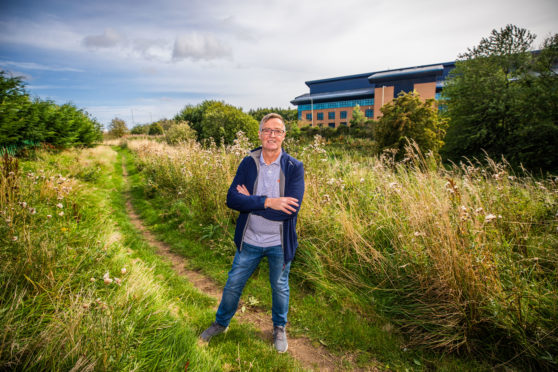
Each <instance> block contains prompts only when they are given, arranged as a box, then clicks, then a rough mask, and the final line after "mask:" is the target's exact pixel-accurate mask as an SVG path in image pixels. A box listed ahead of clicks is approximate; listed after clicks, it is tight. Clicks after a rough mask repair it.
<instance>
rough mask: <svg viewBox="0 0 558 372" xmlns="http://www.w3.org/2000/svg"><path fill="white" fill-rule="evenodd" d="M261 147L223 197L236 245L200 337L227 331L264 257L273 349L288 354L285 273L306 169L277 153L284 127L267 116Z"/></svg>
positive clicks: (244, 163)
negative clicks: (233, 218)
mask: <svg viewBox="0 0 558 372" xmlns="http://www.w3.org/2000/svg"><path fill="white" fill-rule="evenodd" d="M259 139H260V141H261V144H262V146H261V147H258V148H257V149H255V150H252V151H251V153H250V155H249V156H247V157H245V158H244V159H243V160H242V162H241V163H240V165H239V166H238V170H237V172H236V176H235V177H234V180H233V182H232V184H231V186H230V188H229V191H228V193H227V206H228V207H229V208H232V209H234V210H237V211H239V212H240V215H239V216H238V220H237V222H236V231H235V234H234V242H235V245H236V247H237V251H236V254H235V257H234V260H233V264H232V268H231V270H230V271H229V277H228V279H227V283H226V285H225V288H224V290H223V296H222V298H221V303H220V304H219V309H218V310H217V315H216V317H215V322H214V323H213V324H211V326H210V327H209V328H207V329H206V330H205V331H204V332H203V333H202V334H201V336H200V338H201V339H202V340H203V341H206V342H209V340H210V339H211V338H212V337H213V336H216V335H218V334H220V333H223V332H225V331H226V330H227V328H228V326H229V323H230V321H231V319H232V317H233V316H234V314H235V312H236V310H237V307H238V301H239V299H240V295H241V294H242V290H243V289H244V285H245V284H246V281H247V280H248V278H249V277H250V276H251V275H252V273H253V272H254V270H255V269H256V267H258V265H259V263H260V261H261V259H262V258H263V257H267V260H268V263H269V282H270V284H271V290H272V306H271V312H272V316H271V319H272V321H273V344H274V346H275V348H276V349H277V351H278V352H279V353H284V352H285V351H287V347H288V344H287V334H286V332H285V326H286V324H287V313H288V311H289V271H290V267H291V261H292V259H293V257H294V255H295V251H296V248H297V246H298V241H297V236H296V220H297V215H298V211H299V209H300V204H301V202H302V197H303V195H304V168H303V165H302V162H300V161H298V160H296V159H295V158H293V157H292V156H290V155H289V154H287V153H286V152H284V151H283V150H282V148H281V144H282V143H283V140H284V139H285V122H284V120H283V118H282V117H281V115H279V114H275V113H271V114H268V115H266V116H264V118H263V119H262V120H261V122H260V130H259Z"/></svg>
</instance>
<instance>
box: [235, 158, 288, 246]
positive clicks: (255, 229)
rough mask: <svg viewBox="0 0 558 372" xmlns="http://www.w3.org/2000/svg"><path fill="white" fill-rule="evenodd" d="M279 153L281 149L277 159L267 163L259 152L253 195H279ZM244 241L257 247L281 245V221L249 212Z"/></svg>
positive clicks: (271, 196) (273, 196) (269, 196)
mask: <svg viewBox="0 0 558 372" xmlns="http://www.w3.org/2000/svg"><path fill="white" fill-rule="evenodd" d="M281 155H283V151H282V150H281V153H280V154H279V156H278V157H277V159H275V161H274V162H273V163H271V164H269V165H267V164H266V163H265V161H264V159H263V154H260V172H259V174H258V185H257V188H256V191H255V193H254V195H265V196H267V197H268V198H278V197H279V196H280V192H279V178H280V174H281V164H280V162H279V160H280V159H281ZM244 242H246V243H248V244H252V245H255V246H258V247H272V246H276V245H281V222H280V221H271V220H268V219H267V218H264V217H261V216H256V215H254V214H250V216H249V217H248V223H247V227H246V232H245V233H244Z"/></svg>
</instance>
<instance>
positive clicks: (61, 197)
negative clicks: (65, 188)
mask: <svg viewBox="0 0 558 372" xmlns="http://www.w3.org/2000/svg"><path fill="white" fill-rule="evenodd" d="M56 199H58V200H62V199H64V196H63V195H58V197H57V198H56Z"/></svg>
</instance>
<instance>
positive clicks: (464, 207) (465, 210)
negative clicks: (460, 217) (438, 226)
mask: <svg viewBox="0 0 558 372" xmlns="http://www.w3.org/2000/svg"><path fill="white" fill-rule="evenodd" d="M459 209H461V211H462V212H467V207H466V206H464V205H462V206H460V207H459Z"/></svg>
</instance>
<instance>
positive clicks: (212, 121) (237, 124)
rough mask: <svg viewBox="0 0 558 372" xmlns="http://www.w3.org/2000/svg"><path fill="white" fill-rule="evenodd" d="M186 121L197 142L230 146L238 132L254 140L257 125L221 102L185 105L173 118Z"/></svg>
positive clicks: (239, 111)
mask: <svg viewBox="0 0 558 372" xmlns="http://www.w3.org/2000/svg"><path fill="white" fill-rule="evenodd" d="M174 120H175V121H186V122H188V124H189V125H190V127H191V128H192V129H194V130H195V131H196V134H197V139H198V141H210V139H212V140H213V141H215V142H216V143H217V144H221V143H223V144H227V145H230V144H232V142H233V141H234V139H235V136H236V133H237V132H238V131H243V132H244V133H246V135H247V136H248V138H250V139H252V140H256V139H257V137H258V129H259V125H258V124H259V123H258V122H257V121H256V120H255V119H254V118H253V117H252V116H250V115H248V114H246V113H244V112H242V110H241V109H238V108H236V107H234V106H232V105H228V104H226V103H224V102H221V101H203V102H202V103H200V104H199V105H196V106H192V105H187V106H186V107H184V109H183V110H182V111H181V112H180V113H178V114H177V115H176V116H175V117H174Z"/></svg>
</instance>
